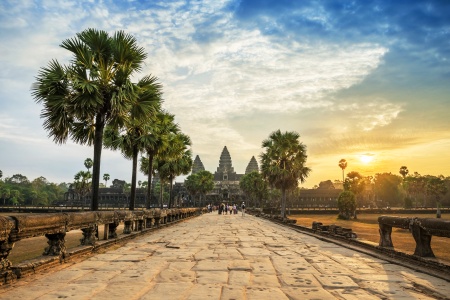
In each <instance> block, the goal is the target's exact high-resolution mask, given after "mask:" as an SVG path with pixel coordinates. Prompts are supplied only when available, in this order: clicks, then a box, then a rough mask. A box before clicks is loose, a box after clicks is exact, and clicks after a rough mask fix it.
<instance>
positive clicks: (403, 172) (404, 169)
mask: <svg viewBox="0 0 450 300" xmlns="http://www.w3.org/2000/svg"><path fill="white" fill-rule="evenodd" d="M399 173H400V174H401V175H402V177H403V179H405V177H406V175H408V173H409V170H408V167H406V166H401V167H400V171H399Z"/></svg>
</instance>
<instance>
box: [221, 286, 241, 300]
mask: <svg viewBox="0 0 450 300" xmlns="http://www.w3.org/2000/svg"><path fill="white" fill-rule="evenodd" d="M239 299H245V288H244V287H243V286H235V285H230V286H224V287H222V295H221V297H220V300H239Z"/></svg>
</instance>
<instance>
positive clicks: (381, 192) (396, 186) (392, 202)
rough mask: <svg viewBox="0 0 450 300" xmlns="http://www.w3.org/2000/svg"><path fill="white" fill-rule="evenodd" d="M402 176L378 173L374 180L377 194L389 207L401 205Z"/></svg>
mask: <svg viewBox="0 0 450 300" xmlns="http://www.w3.org/2000/svg"><path fill="white" fill-rule="evenodd" d="M401 183H402V179H401V177H400V176H398V175H395V174H391V173H377V174H375V179H374V188H375V194H376V195H377V197H378V199H381V200H383V201H384V202H385V204H387V205H389V206H396V205H399V204H400V203H401V201H402V191H401V189H400V184H401Z"/></svg>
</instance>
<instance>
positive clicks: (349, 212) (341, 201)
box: [338, 190, 356, 220]
mask: <svg viewBox="0 0 450 300" xmlns="http://www.w3.org/2000/svg"><path fill="white" fill-rule="evenodd" d="M338 208H339V216H338V217H339V218H340V219H344V220H348V219H350V217H351V216H353V215H354V213H355V210H356V197H355V194H354V193H353V192H352V191H349V190H346V191H343V192H342V193H341V194H340V195H339V198H338Z"/></svg>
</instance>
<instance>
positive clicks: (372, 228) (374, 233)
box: [289, 213, 450, 264]
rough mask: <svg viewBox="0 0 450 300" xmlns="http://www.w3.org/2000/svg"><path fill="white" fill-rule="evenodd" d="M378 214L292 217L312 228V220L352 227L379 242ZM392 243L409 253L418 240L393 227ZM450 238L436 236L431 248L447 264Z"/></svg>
mask: <svg viewBox="0 0 450 300" xmlns="http://www.w3.org/2000/svg"><path fill="white" fill-rule="evenodd" d="M379 216H380V215H377V214H363V213H361V214H358V219H356V220H355V219H350V220H340V219H338V218H337V215H330V214H308V215H306V214H305V215H291V216H289V218H290V219H295V220H297V224H298V225H301V226H305V227H309V228H311V226H312V222H313V221H316V222H322V223H323V225H332V224H335V225H338V226H342V227H345V228H351V229H352V230H353V232H355V233H356V234H357V235H358V238H359V239H361V240H367V241H370V242H374V243H377V244H378V243H379V241H380V234H379V233H378V228H379V227H378V217H379ZM399 216H401V217H418V218H434V217H435V215H433V214H401V215H399ZM442 219H445V220H450V214H443V215H442ZM392 243H393V244H394V249H395V250H397V251H401V252H404V253H407V254H413V253H414V249H415V247H416V242H415V241H414V238H413V236H412V234H411V233H410V232H409V230H407V229H401V228H392ZM449 246H450V239H449V238H444V237H435V236H433V237H432V239H431V249H433V252H434V255H435V256H436V258H437V259H438V260H439V261H440V262H442V263H445V264H450V251H448V248H449Z"/></svg>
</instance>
